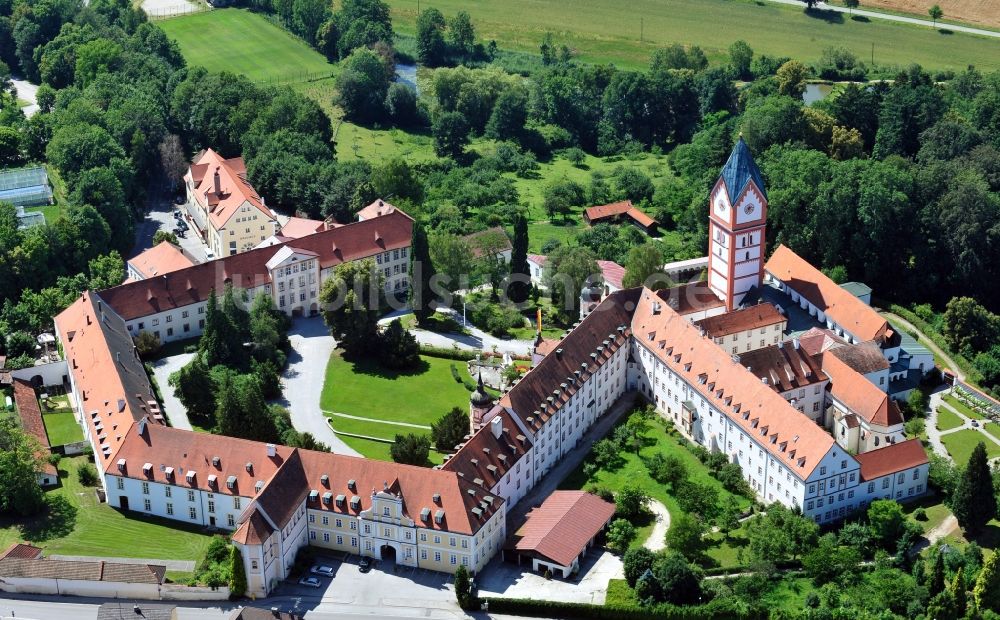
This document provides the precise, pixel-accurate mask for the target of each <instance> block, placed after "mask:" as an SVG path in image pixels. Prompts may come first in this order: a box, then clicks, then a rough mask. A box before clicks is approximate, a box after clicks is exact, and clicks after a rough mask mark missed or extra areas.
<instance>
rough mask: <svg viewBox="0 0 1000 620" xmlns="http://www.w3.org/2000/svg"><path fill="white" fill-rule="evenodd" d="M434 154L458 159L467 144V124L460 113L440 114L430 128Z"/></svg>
mask: <svg viewBox="0 0 1000 620" xmlns="http://www.w3.org/2000/svg"><path fill="white" fill-rule="evenodd" d="M431 133H432V134H433V135H434V152H435V153H437V154H438V155H439V156H440V157H451V158H452V159H459V158H461V157H462V155H463V154H464V153H465V147H466V146H467V145H468V144H469V122H468V121H467V120H466V118H465V116H464V115H463V114H462V113H460V112H441V113H439V114H438V115H437V116H436V117H435V118H434V123H433V124H432V126H431Z"/></svg>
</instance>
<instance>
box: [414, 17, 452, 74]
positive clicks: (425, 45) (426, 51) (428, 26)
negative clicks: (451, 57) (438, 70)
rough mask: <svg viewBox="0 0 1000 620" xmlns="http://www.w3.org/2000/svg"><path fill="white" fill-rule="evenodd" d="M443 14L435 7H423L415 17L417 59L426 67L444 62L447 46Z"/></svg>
mask: <svg viewBox="0 0 1000 620" xmlns="http://www.w3.org/2000/svg"><path fill="white" fill-rule="evenodd" d="M446 27H447V26H446V24H445V20H444V15H442V14H441V11H439V10H437V9H435V8H429V9H425V10H424V11H423V12H422V13H420V15H419V16H418V17H417V60H419V61H420V64H423V65H427V66H428V67H437V66H439V65H442V64H444V62H445V60H446V56H447V54H448V46H447V44H446V43H445V41H444V31H445V28H446Z"/></svg>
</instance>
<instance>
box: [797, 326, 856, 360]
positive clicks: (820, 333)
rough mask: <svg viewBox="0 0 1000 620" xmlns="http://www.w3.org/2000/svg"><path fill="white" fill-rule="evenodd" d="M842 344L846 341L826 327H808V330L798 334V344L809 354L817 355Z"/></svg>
mask: <svg viewBox="0 0 1000 620" xmlns="http://www.w3.org/2000/svg"><path fill="white" fill-rule="evenodd" d="M844 344H847V342H846V341H845V340H844V339H843V338H841V337H840V336H838V335H837V334H835V333H833V332H832V331H830V330H828V329H826V328H821V327H810V328H809V331H807V332H805V333H803V334H800V335H799V346H801V347H802V349H803V350H804V351H805V352H806V353H808V354H809V355H819V354H820V353H823V352H824V351H828V350H830V349H832V348H834V347H839V346H841V345H844Z"/></svg>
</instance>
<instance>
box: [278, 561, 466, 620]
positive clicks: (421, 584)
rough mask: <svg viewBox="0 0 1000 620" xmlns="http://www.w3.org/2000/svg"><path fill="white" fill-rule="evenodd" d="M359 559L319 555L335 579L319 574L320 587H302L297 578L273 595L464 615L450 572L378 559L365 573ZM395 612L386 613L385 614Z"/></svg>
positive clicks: (286, 583) (339, 603)
mask: <svg viewBox="0 0 1000 620" xmlns="http://www.w3.org/2000/svg"><path fill="white" fill-rule="evenodd" d="M358 559H359V558H358V556H353V555H347V554H340V553H335V554H331V555H330V556H328V557H324V558H318V559H317V560H316V562H315V563H316V564H324V565H326V566H330V567H332V568H333V570H334V574H333V577H332V578H330V577H319V579H320V581H321V582H322V586H320V587H319V588H309V587H306V586H300V585H298V581H297V580H296V581H288V582H285V583H284V584H282V585H280V586H279V588H278V590H277V591H276V592H275V593H274V595H273V596H279V597H284V596H291V597H303V598H305V597H321V598H322V599H323V602H324V603H336V604H338V605H349V606H351V607H352V608H354V607H358V606H360V607H379V608H382V609H388V608H399V609H403V608H413V607H418V608H423V609H425V610H428V611H429V610H440V611H445V612H453V613H456V614H458V615H460V616H461V615H462V614H461V610H460V609H459V607H458V603H457V601H456V600H455V594H454V589H453V587H452V585H451V575H447V574H444V573H438V572H435V571H429V570H424V569H418V568H411V567H403V566H396V565H395V563H393V562H375V566H374V567H373V568H372V570H371V571H369V572H367V573H362V572H361V570H360V569H359V568H358ZM306 609H308V608H306ZM393 615H395V614H393V613H385V616H393ZM428 615H429V614H428ZM435 615H436V614H435Z"/></svg>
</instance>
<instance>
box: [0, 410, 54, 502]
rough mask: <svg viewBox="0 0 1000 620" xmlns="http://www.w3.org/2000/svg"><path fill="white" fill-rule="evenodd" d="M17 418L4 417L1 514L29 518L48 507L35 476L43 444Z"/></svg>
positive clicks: (0, 425)
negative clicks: (20, 424)
mask: <svg viewBox="0 0 1000 620" xmlns="http://www.w3.org/2000/svg"><path fill="white" fill-rule="evenodd" d="M14 420H15V418H12V417H5V418H0V513H3V514H8V515H11V514H14V515H18V516H22V517H28V516H31V515H35V514H38V513H39V512H41V510H42V508H44V506H45V497H44V495H43V494H42V489H41V487H39V486H38V481H37V479H36V477H35V472H37V471H38V469H39V467H40V465H41V463H40V461H39V458H38V456H37V455H38V454H39V452H40V450H41V447H40V446H39V445H38V442H37V441H35V439H34V438H33V437H31V436H29V435H27V434H26V433H25V432H24V431H22V430H21V428H20V426H19V425H18V424H17V422H15V421H14Z"/></svg>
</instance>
